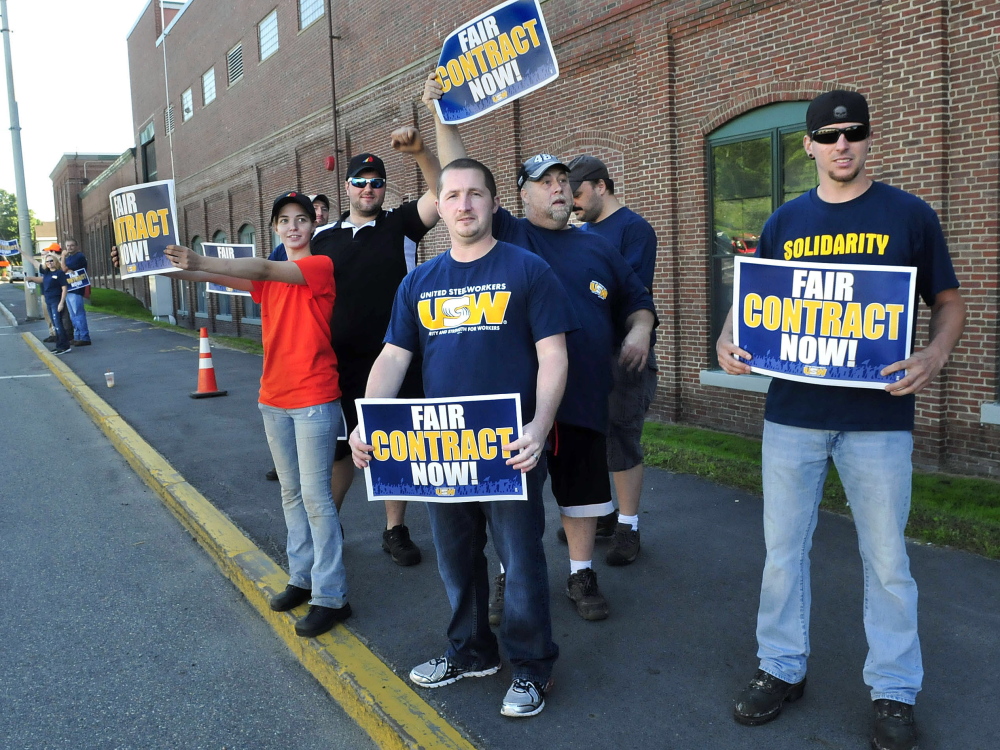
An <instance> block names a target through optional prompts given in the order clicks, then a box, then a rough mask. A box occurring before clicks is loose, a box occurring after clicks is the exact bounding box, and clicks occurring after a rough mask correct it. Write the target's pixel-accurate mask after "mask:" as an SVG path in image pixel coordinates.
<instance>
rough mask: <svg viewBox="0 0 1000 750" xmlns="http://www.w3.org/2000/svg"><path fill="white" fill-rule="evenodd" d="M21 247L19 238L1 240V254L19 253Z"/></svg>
mask: <svg viewBox="0 0 1000 750" xmlns="http://www.w3.org/2000/svg"><path fill="white" fill-rule="evenodd" d="M20 252H21V248H20V247H18V244H17V240H0V255H5V256H8V257H9V256H11V255H19V254H20Z"/></svg>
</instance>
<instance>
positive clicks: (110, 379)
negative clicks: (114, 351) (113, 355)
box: [104, 370, 115, 388]
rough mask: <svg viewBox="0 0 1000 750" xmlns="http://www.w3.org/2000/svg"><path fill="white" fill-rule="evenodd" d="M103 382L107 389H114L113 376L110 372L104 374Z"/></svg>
mask: <svg viewBox="0 0 1000 750" xmlns="http://www.w3.org/2000/svg"><path fill="white" fill-rule="evenodd" d="M104 380H105V381H106V382H107V384H108V388H114V387H115V374H114V373H113V372H111V370H108V371H107V372H106V373H104Z"/></svg>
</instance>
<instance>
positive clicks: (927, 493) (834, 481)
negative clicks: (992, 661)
mask: <svg viewBox="0 0 1000 750" xmlns="http://www.w3.org/2000/svg"><path fill="white" fill-rule="evenodd" d="M642 442H643V447H644V449H645V451H646V459H645V463H646V465H647V466H655V467H657V468H661V469H668V470H669V471H673V472H678V473H682V474H694V475H696V476H699V477H702V478H703V479H709V480H711V481H713V482H716V483H718V484H724V485H727V486H729V487H735V488H737V489H741V490H745V491H747V492H751V493H753V494H756V495H760V494H762V489H761V478H760V440H757V439H754V438H748V437H742V436H739V435H730V434H727V433H722V432H713V431H712V430H703V429H699V428H696V427H684V426H681V425H669V424H659V423H655V422H647V423H646V427H645V430H644V431H643V440H642ZM821 507H823V508H825V509H826V510H831V511H833V512H835V513H841V514H844V515H850V507H849V506H848V504H847V498H846V496H845V495H844V489H843V486H842V485H841V483H840V478H839V477H838V476H837V470H836V469H835V468H833V467H832V466H831V467H830V474H829V476H828V477H827V480H826V485H825V486H824V488H823V502H822V504H821ZM906 533H907V535H908V536H910V537H912V538H914V539H919V540H920V541H923V542H927V543H930V544H936V545H947V546H950V547H955V548H958V549H964V550H967V551H969V552H975V553H976V554H980V555H984V556H985V557H990V558H993V559H1000V482H996V481H993V480H990V479H979V478H975V477H964V476H953V475H950V474H939V473H929V472H919V471H917V472H914V474H913V499H912V503H911V509H910V520H909V523H908V525H907V527H906Z"/></svg>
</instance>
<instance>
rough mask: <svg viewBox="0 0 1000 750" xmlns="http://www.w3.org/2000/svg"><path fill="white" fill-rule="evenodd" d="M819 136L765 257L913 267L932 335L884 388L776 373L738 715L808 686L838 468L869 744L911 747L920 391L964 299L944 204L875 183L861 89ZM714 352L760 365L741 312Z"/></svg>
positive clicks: (846, 96) (810, 141)
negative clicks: (935, 205)
mask: <svg viewBox="0 0 1000 750" xmlns="http://www.w3.org/2000/svg"><path fill="white" fill-rule="evenodd" d="M806 129H807V132H806V135H805V137H804V138H803V146H804V147H805V150H806V153H807V154H808V155H809V157H810V158H811V159H814V160H815V161H816V170H817V175H818V177H819V186H818V187H817V188H815V189H813V190H810V191H809V192H808V193H805V194H804V195H801V196H799V197H798V198H795V199H794V200H792V201H789V202H788V203H786V204H784V205H783V206H781V207H780V208H778V210H777V211H775V212H774V213H773V214H772V215H771V217H770V218H769V219H768V220H767V223H766V224H765V225H764V229H763V231H762V232H761V235H760V243H759V246H758V254H759V255H760V257H761V258H768V259H774V260H782V261H790V262H792V263H795V264H796V265H798V264H803V265H804V264H806V263H810V262H822V263H848V264H871V265H874V266H885V265H891V266H912V267H915V268H916V269H917V273H916V288H917V292H918V293H919V295H920V296H921V297H922V298H923V300H924V301H925V302H926V303H927V305H928V306H930V308H931V319H930V332H929V334H930V335H929V337H928V339H929V340H928V343H927V346H926V347H925V348H923V349H920V350H918V351H916V352H914V353H913V354H911V355H910V357H909V358H907V359H905V360H902V361H899V362H895V363H893V364H891V365H889V366H888V367H885V368H884V369H883V370H882V371H881V374H882V375H883V376H887V375H889V374H891V373H895V372H905V377H902V378H901V379H899V380H896V381H894V382H892V383H890V384H889V385H886V386H885V389H884V390H881V389H871V388H844V387H835V386H827V385H818V384H813V383H803V382H797V381H794V380H788V379H782V378H779V377H775V378H773V379H772V381H771V385H770V387H769V389H768V394H767V403H766V406H765V411H764V420H765V421H764V441H763V446H762V452H761V455H762V473H763V480H764V539H765V543H766V546H767V558H766V560H765V563H764V574H763V583H762V586H761V596H760V608H759V610H758V613H757V645H758V649H757V656H758V657H759V660H760V662H759V668H758V670H757V673H756V674H755V675H754V677H753V679H752V680H751V681H750V684H749V685H747V687H746V688H745V689H743V690H742V691H741V692H740V693H739V694H738V695H737V696H736V702H735V706H734V709H733V715H734V718H735V719H736V721H737V722H739V723H740V724H745V725H750V726H754V725H757V724H764V723H765V722H768V721H771V720H772V719H774V718H776V717H777V716H778V714H779V713H780V711H781V710H782V707H783V706H784V704H785V703H786V702H791V701H794V700H797V699H798V698H800V697H801V696H802V695H803V693H804V691H805V687H806V662H807V659H808V656H809V651H810V646H809V608H810V586H809V549H810V547H811V545H812V534H813V530H814V529H815V526H816V514H817V510H818V507H819V503H820V499H821V496H822V493H823V482H824V479H825V478H826V474H827V469H828V466H829V463H830V461H832V462H833V463H834V465H835V466H836V467H837V470H838V471H839V473H840V478H841V481H842V483H843V485H844V490H845V492H846V493H847V498H848V500H849V501H850V503H851V513H852V515H853V517H854V522H855V526H856V528H857V533H858V546H859V549H860V552H861V560H862V565H863V568H864V608H863V611H864V626H865V634H866V636H867V638H868V658H867V659H866V660H865V666H864V679H865V682H866V683H867V684H868V686H869V687H870V688H871V698H872V701H873V702H874V710H875V727H874V733H873V736H872V740H871V744H872V747H873V748H875V750H913V749H914V748H916V747H917V731H916V723H915V721H914V718H913V704H914V703H915V701H916V697H917V693H918V692H919V690H920V688H921V683H922V679H923V666H922V662H921V655H920V641H919V638H918V637H917V586H916V583H915V582H914V580H913V576H912V575H911V574H910V564H909V557H908V556H907V553H906V539H905V536H904V531H905V529H906V519H907V516H908V514H909V509H910V483H911V474H912V469H911V458H910V454H911V452H912V448H913V438H912V430H913V425H914V403H915V401H914V394H916V393H919V392H920V391H922V390H924V389H925V388H926V387H927V386H928V385H930V384H931V382H933V380H934V378H935V377H936V376H937V375H938V373H939V372H940V371H941V369H942V368H943V367H944V366H945V364H946V363H947V361H948V357H949V355H950V354H951V351H952V349H953V348H954V346H955V344H956V343H957V342H958V340H959V338H960V337H961V335H962V328H963V326H964V321H965V304H964V302H963V301H962V297H961V295H960V294H959V292H958V279H957V278H956V276H955V271H954V269H953V268H952V263H951V258H950V256H949V254H948V247H947V245H946V244H945V240H944V235H943V233H942V231H941V225H940V222H939V221H938V217H937V214H936V213H935V212H934V210H933V209H932V208H931V207H930V206H928V205H927V204H926V203H924V202H923V201H922V200H920V199H919V198H917V197H916V196H913V195H910V194H909V193H905V192H903V191H902V190H898V189H897V188H893V187H890V186H889V185H887V184H885V183H882V182H875V181H874V180H872V179H871V177H869V176H868V173H867V171H866V167H865V164H866V160H867V158H868V153H869V149H870V148H871V143H872V136H871V124H870V117H869V112H868V102H867V101H866V100H865V98H864V97H863V96H862V95H861V94H859V93H857V92H854V91H829V92H827V93H825V94H822V95H820V96H818V97H816V98H815V99H814V100H813V101H812V103H811V104H810V105H809V108H808V110H807V112H806ZM807 238H810V239H812V238H815V239H812V242H813V243H814V244H813V245H812V250H807V249H806V241H807ZM816 243H819V244H818V246H817V244H816ZM821 248H823V249H822V250H821ZM856 273H857V272H856ZM716 351H717V354H718V357H719V364H720V365H721V366H722V369H724V370H725V371H726V372H727V373H729V374H732V375H742V374H747V373H749V372H750V367H749V366H748V365H747V363H746V360H748V359H749V358H750V354H749V352H747V351H745V350H743V349H741V348H739V347H737V346H736V345H735V344H734V343H733V313H732V311H730V314H729V318H728V319H727V321H726V324H725V326H724V328H723V331H722V335H721V336H720V337H719V340H718V343H717V345H716Z"/></svg>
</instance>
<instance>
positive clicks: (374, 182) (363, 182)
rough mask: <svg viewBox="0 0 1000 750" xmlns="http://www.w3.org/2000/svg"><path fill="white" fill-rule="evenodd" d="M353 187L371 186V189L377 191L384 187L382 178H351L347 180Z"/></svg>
mask: <svg viewBox="0 0 1000 750" xmlns="http://www.w3.org/2000/svg"><path fill="white" fill-rule="evenodd" d="M348 182H349V183H351V185H352V186H353V187H356V188H363V187H366V186H367V185H371V186H372V187H373V188H375V189H376V190H378V189H379V188H384V187H385V178H384V177H352V178H351V179H349V180H348Z"/></svg>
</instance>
